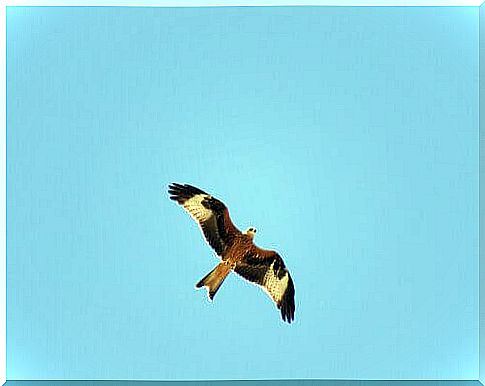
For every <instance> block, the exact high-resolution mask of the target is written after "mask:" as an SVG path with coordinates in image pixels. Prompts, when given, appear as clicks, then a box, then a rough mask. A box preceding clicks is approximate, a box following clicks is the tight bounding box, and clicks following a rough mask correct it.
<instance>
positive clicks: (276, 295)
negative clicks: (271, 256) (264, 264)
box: [262, 262, 289, 304]
mask: <svg viewBox="0 0 485 386" xmlns="http://www.w3.org/2000/svg"><path fill="white" fill-rule="evenodd" d="M273 266H274V262H273V263H271V265H270V267H269V269H268V271H267V272H266V275H264V279H263V285H262V287H263V289H264V290H265V292H266V293H267V294H268V295H269V296H270V297H271V298H272V299H273V300H274V301H275V302H276V304H279V303H280V302H281V300H282V299H283V295H284V294H285V291H286V288H287V287H288V280H289V276H288V270H287V269H286V268H285V274H284V275H283V277H282V278H281V279H280V278H278V276H276V275H275V273H274V270H273Z"/></svg>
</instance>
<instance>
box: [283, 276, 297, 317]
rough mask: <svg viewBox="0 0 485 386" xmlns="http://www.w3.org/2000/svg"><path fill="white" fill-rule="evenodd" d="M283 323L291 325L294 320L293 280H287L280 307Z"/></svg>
mask: <svg viewBox="0 0 485 386" xmlns="http://www.w3.org/2000/svg"><path fill="white" fill-rule="evenodd" d="M279 308H280V309H281V317H282V319H283V321H285V322H287V323H289V324H291V322H293V321H294V320H295V287H294V285H293V280H291V278H289V280H288V287H287V288H286V291H285V294H284V295H283V299H282V300H281V303H280V307H279Z"/></svg>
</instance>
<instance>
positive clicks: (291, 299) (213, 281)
mask: <svg viewBox="0 0 485 386" xmlns="http://www.w3.org/2000/svg"><path fill="white" fill-rule="evenodd" d="M168 193H169V194H170V199H172V200H174V201H176V202H177V203H178V204H180V205H181V206H182V207H183V208H184V209H185V210H186V211H187V212H188V213H189V214H190V216H191V217H192V218H193V219H194V220H195V221H196V222H197V223H198V224H199V227H200V229H201V230H202V233H203V235H204V237H205V239H206V240H207V242H208V244H209V245H210V246H211V247H212V248H213V249H214V251H215V252H216V254H217V255H218V256H219V258H220V259H221V262H220V263H219V264H218V265H217V266H216V267H215V268H214V269H213V270H212V271H211V272H209V273H208V274H207V275H206V276H204V277H203V278H202V280H200V281H199V282H198V283H197V284H196V287H197V288H201V287H207V292H208V296H209V299H210V300H212V299H213V298H214V295H215V294H216V292H217V290H218V289H219V288H220V286H221V284H222V283H223V282H224V279H225V278H226V277H227V275H229V273H230V272H231V271H234V272H236V273H237V274H239V275H240V276H242V277H243V278H244V279H246V280H248V281H250V282H252V283H254V284H256V285H258V286H260V287H261V288H262V289H263V290H264V291H265V292H266V293H267V294H268V295H269V296H270V297H271V299H272V300H273V301H274V303H275V304H276V306H277V307H278V309H279V310H280V311H281V317H282V318H283V320H284V321H286V322H288V323H291V322H292V321H293V320H294V315H295V287H294V285H293V280H292V279H291V276H290V273H289V272H288V270H287V269H286V267H285V264H284V262H283V259H282V258H281V256H280V255H278V253H277V252H275V251H270V250H266V249H262V248H259V247H257V246H256V245H254V243H253V238H254V235H255V234H256V229H255V228H253V227H249V228H248V229H247V230H246V231H245V232H241V231H240V230H239V229H237V228H236V226H235V225H234V224H233V223H232V221H231V218H230V217H229V211H228V209H227V207H226V206H225V205H224V204H223V203H222V202H221V201H219V200H218V199H217V198H215V197H212V196H211V195H209V194H207V193H206V192H204V191H202V190H200V189H199V188H196V187H195V186H191V185H187V184H184V185H182V184H176V183H173V184H170V185H169V189H168Z"/></svg>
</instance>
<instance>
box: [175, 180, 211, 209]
mask: <svg viewBox="0 0 485 386" xmlns="http://www.w3.org/2000/svg"><path fill="white" fill-rule="evenodd" d="M168 194H170V199H171V200H173V201H177V202H178V203H179V204H183V203H184V202H185V201H186V200H189V199H190V198H192V197H194V196H196V195H197V194H207V193H206V192H204V191H203V190H200V189H199V188H197V187H195V186H192V185H189V184H178V183H176V182H172V183H171V184H169V185H168Z"/></svg>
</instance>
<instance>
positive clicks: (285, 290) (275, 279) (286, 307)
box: [234, 246, 295, 323]
mask: <svg viewBox="0 0 485 386" xmlns="http://www.w3.org/2000/svg"><path fill="white" fill-rule="evenodd" d="M234 270H235V271H236V273H238V274H239V275H241V276H242V277H243V278H245V279H246V280H249V281H250V282H252V283H255V284H257V285H259V286H261V287H262V288H263V289H264V291H265V292H266V293H267V294H268V295H269V296H270V297H271V298H272V299H273V301H274V302H275V303H276V306H277V307H278V309H279V310H281V317H282V318H283V320H284V321H286V322H288V323H291V322H292V321H293V320H294V318H295V317H294V316H295V287H294V285H293V280H292V279H291V276H290V273H289V272H288V269H286V267H285V263H284V262H283V259H282V258H281V256H280V255H278V253H276V252H275V251H267V250H264V249H261V248H258V247H256V246H254V247H253V248H252V249H251V251H250V252H249V253H248V254H246V256H244V258H243V259H241V260H239V261H238V262H237V264H236V267H235V268H234Z"/></svg>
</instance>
